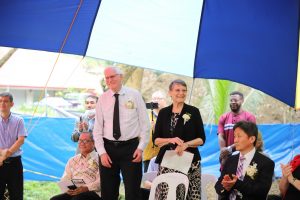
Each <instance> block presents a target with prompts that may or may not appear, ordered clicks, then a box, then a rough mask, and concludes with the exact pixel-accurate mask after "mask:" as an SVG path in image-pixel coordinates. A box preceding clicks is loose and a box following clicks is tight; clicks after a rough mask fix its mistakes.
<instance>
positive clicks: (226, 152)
mask: <svg viewBox="0 0 300 200" xmlns="http://www.w3.org/2000/svg"><path fill="white" fill-rule="evenodd" d="M229 154H230V151H229V150H228V148H227V147H223V148H222V149H221V150H220V159H223V158H226V157H227V156H228V155H229Z"/></svg>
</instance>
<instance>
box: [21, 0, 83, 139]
mask: <svg viewBox="0 0 300 200" xmlns="http://www.w3.org/2000/svg"><path fill="white" fill-rule="evenodd" d="M82 3H83V0H80V2H79V4H78V6H77V9H76V12H75V13H74V16H73V19H72V22H71V24H70V26H69V28H68V31H67V33H66V35H65V37H64V40H63V43H62V45H61V47H60V49H59V52H58V55H57V57H56V60H55V62H54V64H53V66H52V69H51V72H50V74H49V76H48V79H47V81H46V84H45V86H44V88H43V92H41V93H40V96H39V98H38V103H37V105H36V106H35V108H34V111H33V113H32V116H31V119H30V121H29V123H28V129H29V127H30V125H31V123H32V118H33V117H34V116H35V114H36V112H37V109H38V107H39V105H40V101H41V99H42V97H43V96H44V95H43V94H44V93H46V90H47V88H48V83H49V81H50V79H51V77H52V74H53V71H54V69H55V67H56V65H57V62H58V60H59V58H60V55H61V53H62V51H63V49H64V47H65V45H66V43H67V40H68V38H69V35H70V33H71V30H72V28H73V25H74V22H75V20H76V18H77V16H78V13H79V10H80V8H81V6H82ZM82 59H83V58H82ZM82 59H81V60H80V63H81V61H82ZM39 119H40V117H38V119H37V120H36V121H35V123H34V124H33V125H32V126H31V127H30V130H27V133H28V134H29V133H30V132H31V131H32V129H33V128H34V127H35V126H36V124H37V123H38V122H39Z"/></svg>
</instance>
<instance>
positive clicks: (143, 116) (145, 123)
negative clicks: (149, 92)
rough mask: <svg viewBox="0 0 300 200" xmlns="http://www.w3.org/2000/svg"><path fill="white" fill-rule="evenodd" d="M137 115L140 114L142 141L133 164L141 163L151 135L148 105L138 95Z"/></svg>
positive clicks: (135, 153)
mask: <svg viewBox="0 0 300 200" xmlns="http://www.w3.org/2000/svg"><path fill="white" fill-rule="evenodd" d="M136 99H137V114H138V123H139V126H140V131H141V132H140V141H139V145H138V147H137V149H136V150H135V152H134V154H133V160H132V162H141V160H142V155H143V150H144V149H145V147H146V146H147V144H148V142H149V138H150V137H149V133H150V121H149V117H148V114H147V109H146V104H145V102H144V100H143V98H142V95H141V94H139V93H138V95H137V98H136Z"/></svg>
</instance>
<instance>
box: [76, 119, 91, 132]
mask: <svg viewBox="0 0 300 200" xmlns="http://www.w3.org/2000/svg"><path fill="white" fill-rule="evenodd" d="M88 127H89V125H88V123H87V122H85V121H83V122H79V124H78V130H79V131H80V132H82V131H83V130H88Z"/></svg>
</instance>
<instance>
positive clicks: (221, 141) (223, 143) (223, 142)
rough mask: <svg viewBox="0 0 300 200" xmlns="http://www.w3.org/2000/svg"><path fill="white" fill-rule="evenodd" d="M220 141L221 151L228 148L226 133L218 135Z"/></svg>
mask: <svg viewBox="0 0 300 200" xmlns="http://www.w3.org/2000/svg"><path fill="white" fill-rule="evenodd" d="M218 141H219V147H220V149H222V148H224V147H226V142H225V139H224V133H218Z"/></svg>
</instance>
